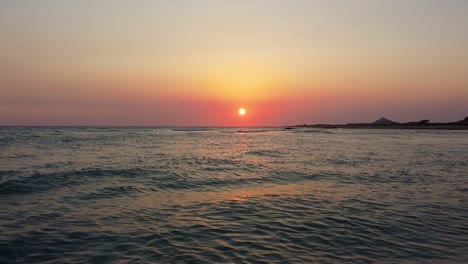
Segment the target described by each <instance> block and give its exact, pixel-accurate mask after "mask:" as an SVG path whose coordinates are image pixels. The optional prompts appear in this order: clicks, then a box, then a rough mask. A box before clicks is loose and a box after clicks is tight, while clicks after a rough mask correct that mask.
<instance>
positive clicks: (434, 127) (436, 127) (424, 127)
mask: <svg viewBox="0 0 468 264" xmlns="http://www.w3.org/2000/svg"><path fill="white" fill-rule="evenodd" d="M300 128H319V129H338V128H343V129H405V130H407V129H412V130H468V125H459V124H453V125H450V124H428V125H405V124H398V125H372V124H362V125H357V124H356V125H355V124H349V125H328V124H317V125H296V126H289V127H285V129H300Z"/></svg>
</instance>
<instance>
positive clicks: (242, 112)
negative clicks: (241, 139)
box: [239, 108, 247, 116]
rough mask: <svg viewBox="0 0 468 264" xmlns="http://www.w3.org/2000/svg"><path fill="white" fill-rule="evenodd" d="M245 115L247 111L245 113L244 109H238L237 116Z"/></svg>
mask: <svg viewBox="0 0 468 264" xmlns="http://www.w3.org/2000/svg"><path fill="white" fill-rule="evenodd" d="M246 113H247V111H245V108H241V109H239V115H241V116H243V115H245V114H246Z"/></svg>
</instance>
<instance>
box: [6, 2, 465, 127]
mask: <svg viewBox="0 0 468 264" xmlns="http://www.w3.org/2000/svg"><path fill="white" fill-rule="evenodd" d="M466 13H468V4H467V2H466V1H457V0H453V1H449V2H442V1H432V0H427V1H422V0H415V1H411V2H408V1H402V0H396V1H371V0H357V1H349V2H346V1H306V0H294V1H280V0H269V1H267V0H254V1H224V0H218V1H214V0H200V1H194V2H187V1H177V0H175V1H144V0H142V1H136V2H132V3H130V2H125V1H99V2H94V1H84V0H83V1H76V2H71V1H70V2H61V1H49V0H45V1H41V3H40V4H39V3H38V2H37V1H9V2H7V1H5V2H1V3H0V35H1V36H2V38H3V39H5V40H7V41H2V43H1V45H0V58H1V60H0V125H147V126H152V125H162V126H164V125H168V126H174V125H177V126H185V125H186V126H193V125H203V126H204V125H216V126H261V125H262V126H263V125H294V124H303V123H308V124H311V123H343V122H344V123H346V122H367V121H373V120H375V119H377V118H379V117H381V116H385V117H388V118H390V119H395V120H397V121H411V120H420V119H431V120H433V121H452V120H453V121H454V120H458V119H462V118H464V117H465V116H466V115H468V103H467V102H468V77H467V76H468V50H467V49H466V47H468V30H467V27H466V25H467V24H468V19H467V17H466ZM240 107H245V108H246V109H247V111H248V113H247V115H245V116H243V117H240V116H239V115H238V109H239V108H240Z"/></svg>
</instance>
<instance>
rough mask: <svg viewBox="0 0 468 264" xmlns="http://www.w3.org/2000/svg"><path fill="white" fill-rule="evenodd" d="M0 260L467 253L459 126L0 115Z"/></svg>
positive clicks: (466, 193) (397, 257)
mask: <svg viewBox="0 0 468 264" xmlns="http://www.w3.org/2000/svg"><path fill="white" fill-rule="evenodd" d="M0 263H468V131H422V130H421V131H418V130H380V129H379V130H365V129H355V130H354V129H330V130H326V129H311V128H302V129H289V130H286V129H283V128H271V127H267V128H258V127H254V128H217V127H203V128H201V127H190V128H187V127H1V128H0Z"/></svg>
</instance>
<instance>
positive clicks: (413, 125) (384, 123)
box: [285, 117, 468, 130]
mask: <svg viewBox="0 0 468 264" xmlns="http://www.w3.org/2000/svg"><path fill="white" fill-rule="evenodd" d="M296 128H354V129H438V130H468V117H465V118H464V119H462V120H460V121H456V122H448V123H431V122H430V121H429V120H427V119H424V120H421V121H415V122H407V123H399V122H395V121H392V120H390V119H387V118H385V117H382V118H380V119H378V120H376V121H374V122H372V123H348V124H335V125H333V124H315V125H307V124H303V125H296V126H288V127H285V129H296Z"/></svg>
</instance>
